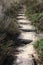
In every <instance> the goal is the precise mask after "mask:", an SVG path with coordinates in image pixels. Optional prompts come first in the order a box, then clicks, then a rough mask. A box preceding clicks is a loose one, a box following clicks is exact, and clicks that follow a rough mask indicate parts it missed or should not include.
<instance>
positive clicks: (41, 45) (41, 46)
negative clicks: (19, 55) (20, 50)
mask: <svg viewBox="0 0 43 65" xmlns="http://www.w3.org/2000/svg"><path fill="white" fill-rule="evenodd" d="M34 47H35V49H36V50H37V52H38V54H39V56H40V57H41V58H43V39H40V40H38V41H37V42H36V44H34Z"/></svg>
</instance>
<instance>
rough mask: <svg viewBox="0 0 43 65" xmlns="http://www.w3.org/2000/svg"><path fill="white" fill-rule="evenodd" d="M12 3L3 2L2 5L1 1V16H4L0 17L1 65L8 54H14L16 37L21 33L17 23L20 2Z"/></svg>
mask: <svg viewBox="0 0 43 65" xmlns="http://www.w3.org/2000/svg"><path fill="white" fill-rule="evenodd" d="M4 2H5V3H4ZM10 2H12V1H10ZM10 2H9V1H7V0H6V1H5V0H3V2H2V3H1V1H0V3H1V4H0V8H1V7H2V8H1V11H0V13H1V14H0V15H1V16H2V17H0V65H1V64H2V63H3V61H4V60H5V58H6V56H7V55H8V54H10V55H11V54H12V52H13V45H14V44H15V42H14V41H13V40H14V38H15V35H18V34H19V33H20V31H19V29H18V23H17V13H18V9H19V2H17V1H16V2H14V1H13V3H10ZM8 4H9V5H10V6H9V5H8ZM13 37H14V38H13Z"/></svg>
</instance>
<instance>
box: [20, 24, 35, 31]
mask: <svg viewBox="0 0 43 65" xmlns="http://www.w3.org/2000/svg"><path fill="white" fill-rule="evenodd" d="M19 26H20V28H19V29H21V30H26V29H27V30H35V27H34V26H32V25H30V24H28V25H22V24H19Z"/></svg>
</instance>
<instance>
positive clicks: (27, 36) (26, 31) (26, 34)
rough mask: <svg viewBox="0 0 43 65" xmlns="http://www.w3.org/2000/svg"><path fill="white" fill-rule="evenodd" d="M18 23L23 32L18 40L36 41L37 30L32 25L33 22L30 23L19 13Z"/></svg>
mask: <svg viewBox="0 0 43 65" xmlns="http://www.w3.org/2000/svg"><path fill="white" fill-rule="evenodd" d="M17 19H18V23H19V29H20V30H21V34H20V35H19V37H18V39H21V40H27V41H30V40H31V41H35V40H36V39H37V37H36V33H35V32H36V30H35V27H34V26H33V25H32V24H31V21H28V20H27V19H26V17H25V14H24V13H23V12H22V14H21V12H19V14H18V17H17Z"/></svg>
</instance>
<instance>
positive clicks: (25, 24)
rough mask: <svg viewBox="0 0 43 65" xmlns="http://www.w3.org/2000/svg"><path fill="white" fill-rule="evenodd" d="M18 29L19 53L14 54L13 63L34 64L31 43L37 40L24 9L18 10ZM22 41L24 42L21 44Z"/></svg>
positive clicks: (17, 64)
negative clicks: (14, 59)
mask: <svg viewBox="0 0 43 65" xmlns="http://www.w3.org/2000/svg"><path fill="white" fill-rule="evenodd" d="M17 19H18V23H19V29H20V31H21V34H20V35H19V36H18V38H17V40H18V42H19V43H20V45H21V44H22V45H21V46H19V47H18V51H20V52H19V54H16V56H17V58H16V62H15V61H14V62H13V65H35V63H34V58H33V55H34V54H35V50H34V47H33V43H34V42H35V41H36V40H37V36H36V32H35V27H34V26H33V25H32V24H31V21H28V20H27V19H26V17H25V14H24V11H23V10H22V9H20V10H19V13H18V16H17ZM23 43H24V44H23Z"/></svg>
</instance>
